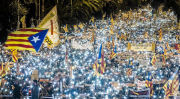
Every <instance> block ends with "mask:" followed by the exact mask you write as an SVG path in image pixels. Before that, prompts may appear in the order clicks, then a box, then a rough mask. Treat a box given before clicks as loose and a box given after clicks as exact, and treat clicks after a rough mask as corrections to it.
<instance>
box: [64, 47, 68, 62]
mask: <svg viewBox="0 0 180 99" xmlns="http://www.w3.org/2000/svg"><path fill="white" fill-rule="evenodd" d="M65 62H66V64H68V49H67V48H66V55H65Z"/></svg>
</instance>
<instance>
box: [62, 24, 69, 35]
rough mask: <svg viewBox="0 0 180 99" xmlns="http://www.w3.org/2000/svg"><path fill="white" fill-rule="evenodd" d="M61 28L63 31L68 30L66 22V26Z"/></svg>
mask: <svg viewBox="0 0 180 99" xmlns="http://www.w3.org/2000/svg"><path fill="white" fill-rule="evenodd" d="M63 29H64V31H65V33H67V32H69V31H68V29H67V24H66V26H64V27H63Z"/></svg>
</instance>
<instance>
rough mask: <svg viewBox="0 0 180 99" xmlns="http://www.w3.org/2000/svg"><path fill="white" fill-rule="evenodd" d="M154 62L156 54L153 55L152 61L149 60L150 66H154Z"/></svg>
mask: <svg viewBox="0 0 180 99" xmlns="http://www.w3.org/2000/svg"><path fill="white" fill-rule="evenodd" d="M155 62H156V54H154V56H153V58H152V60H151V64H152V65H153V66H154V65H155Z"/></svg>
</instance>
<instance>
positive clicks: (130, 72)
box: [126, 67, 132, 77]
mask: <svg viewBox="0 0 180 99" xmlns="http://www.w3.org/2000/svg"><path fill="white" fill-rule="evenodd" d="M126 74H127V76H128V77H129V76H131V75H132V68H130V67H129V68H127V73H126Z"/></svg>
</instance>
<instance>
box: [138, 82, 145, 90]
mask: <svg viewBox="0 0 180 99" xmlns="http://www.w3.org/2000/svg"><path fill="white" fill-rule="evenodd" d="M145 87H146V85H145V81H140V80H138V84H137V89H138V90H140V89H143V88H145Z"/></svg>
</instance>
